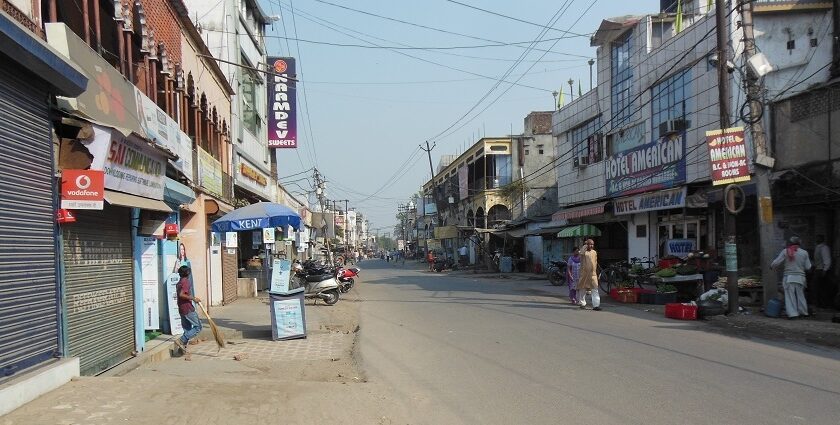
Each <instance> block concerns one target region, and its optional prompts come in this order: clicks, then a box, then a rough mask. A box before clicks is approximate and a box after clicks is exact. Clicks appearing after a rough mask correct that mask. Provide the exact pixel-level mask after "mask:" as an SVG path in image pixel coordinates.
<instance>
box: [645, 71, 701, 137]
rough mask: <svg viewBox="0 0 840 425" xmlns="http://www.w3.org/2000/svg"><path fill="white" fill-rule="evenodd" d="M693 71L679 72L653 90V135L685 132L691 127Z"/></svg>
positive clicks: (660, 135)
mask: <svg viewBox="0 0 840 425" xmlns="http://www.w3.org/2000/svg"><path fill="white" fill-rule="evenodd" d="M690 84H691V70H690V69H686V70H684V71H681V72H678V73H676V74H674V75H672V76H670V77H668V79H666V80H665V81H663V82H661V83H659V84H657V85H656V86H654V87H653V89H651V102H650V104H651V117H652V119H651V125H652V127H653V134H658V135H659V137H662V136H664V135H666V134H668V133H674V132H683V131H685V130H686V129H688V128H690V127H691V121H690V120H689V119H688V111H690V110H691V90H690V87H689V85H690Z"/></svg>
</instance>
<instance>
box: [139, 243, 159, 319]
mask: <svg viewBox="0 0 840 425" xmlns="http://www.w3.org/2000/svg"><path fill="white" fill-rule="evenodd" d="M140 253H141V255H140V273H141V275H142V276H143V322H144V325H145V329H146V330H147V331H148V330H153V329H160V317H159V316H160V315H159V314H158V286H159V285H158V276H159V273H160V272H159V271H158V239H157V238H143V244H142V248H141V251H140Z"/></svg>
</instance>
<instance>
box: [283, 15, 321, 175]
mask: <svg viewBox="0 0 840 425" xmlns="http://www.w3.org/2000/svg"><path fill="white" fill-rule="evenodd" d="M289 4H290V6H291V9H290V11H291V14H292V28H293V30H294V35H295V38H297V34H298V33H297V20H296V19H295V4H294V0H289ZM281 12H282V9H281ZM295 49H296V50H297V68H298V69H297V70H296V72H297V73H298V74H301V75H304V72H303V56H302V55H301V53H300V43H295ZM300 89H301V94H303V112H304V114H305V116H306V126H305V128H307V129H308V132H309V143H310V148H311V149H312V156H313V157H314V164H313V165H314V166H315V167H317V166H318V150H317V148H316V146H315V144H316V142H315V134H314V132H313V130H312V115H311V114H310V112H309V100H308V98H307V96H306V83H305V82H303V81H301V84H300Z"/></svg>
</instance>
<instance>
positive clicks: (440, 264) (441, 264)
mask: <svg viewBox="0 0 840 425" xmlns="http://www.w3.org/2000/svg"><path fill="white" fill-rule="evenodd" d="M434 270H435V271H436V272H442V271H444V270H458V265H457V264H455V260H453V259H451V258H446V259H443V258H435V265H434Z"/></svg>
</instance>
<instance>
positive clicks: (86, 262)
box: [62, 206, 134, 375]
mask: <svg viewBox="0 0 840 425" xmlns="http://www.w3.org/2000/svg"><path fill="white" fill-rule="evenodd" d="M62 234H63V236H64V264H65V266H64V281H65V288H66V291H65V306H66V309H67V343H68V349H69V352H70V353H69V354H70V356H78V357H79V359H80V360H79V361H80V365H81V373H82V375H94V374H97V373H99V372H102V371H103V370H106V369H108V368H110V367H111V366H113V365H115V364H117V363H119V362H121V361H123V360H125V359H127V358H129V357H130V356H131V354H132V352H133V351H134V289H133V279H134V269H133V257H132V248H133V247H132V240H131V220H130V210H129V209H127V208H121V207H113V206H106V207H105V209H104V210H103V211H77V212H76V222H75V223H73V224H70V225H67V226H64V228H63V232H62Z"/></svg>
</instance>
